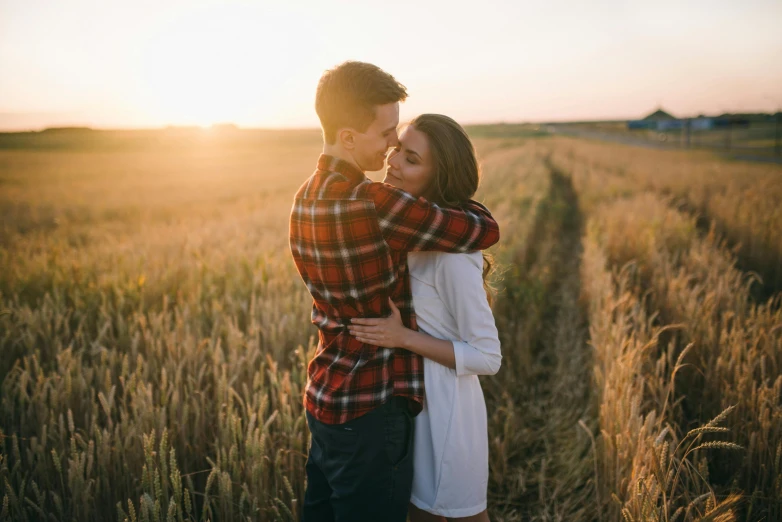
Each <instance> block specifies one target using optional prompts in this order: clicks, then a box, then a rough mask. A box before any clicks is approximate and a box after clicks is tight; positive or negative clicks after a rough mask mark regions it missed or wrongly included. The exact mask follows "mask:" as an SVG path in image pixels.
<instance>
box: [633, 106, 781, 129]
mask: <svg viewBox="0 0 782 522" xmlns="http://www.w3.org/2000/svg"><path fill="white" fill-rule="evenodd" d="M775 117H776V115H774V114H765V113H746V114H730V113H725V114H721V115H719V116H704V115H703V114H701V115H698V116H697V117H695V118H677V117H675V116H673V115H671V113H669V112H666V111H664V110H662V108H659V109H657V110H656V111H654V112H653V113H651V114H649V115H648V116H646V117H645V118H644V119H642V120H630V121H628V122H627V128H628V129H630V130H634V129H648V130H656V131H661V132H664V131H668V130H675V129H687V128H688V127H689V130H694V131H695V130H710V129H720V128H727V127H733V128H736V127H749V126H750V124H755V123H773V122H774V121H775Z"/></svg>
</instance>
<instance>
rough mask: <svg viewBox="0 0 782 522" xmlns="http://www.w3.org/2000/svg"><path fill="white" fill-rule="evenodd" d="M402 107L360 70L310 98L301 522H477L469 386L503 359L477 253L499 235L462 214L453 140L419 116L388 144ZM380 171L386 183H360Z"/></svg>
mask: <svg viewBox="0 0 782 522" xmlns="http://www.w3.org/2000/svg"><path fill="white" fill-rule="evenodd" d="M406 98H407V92H406V89H405V87H404V86H403V85H401V84H400V83H399V82H397V81H396V80H395V79H394V77H393V76H391V75H390V74H388V73H386V72H384V71H383V70H381V69H379V68H378V67H376V66H374V65H371V64H367V63H362V62H345V63H343V64H341V65H339V66H337V67H335V68H333V69H331V70H329V71H326V72H325V73H324V74H323V76H322V77H321V79H320V82H319V84H318V88H317V94H316V102H315V107H316V111H317V113H318V117H319V118H320V122H321V126H322V130H323V138H324V147H323V154H321V156H320V157H319V158H318V163H317V167H316V169H315V172H314V173H313V174H312V175H311V176H310V177H309V178H308V179H307V181H306V182H305V183H304V184H303V185H302V186H301V188H300V189H299V191H298V192H297V194H296V196H295V198H294V203H293V209H292V211H291V217H290V247H291V251H292V254H293V258H294V261H295V263H296V267H297V268H298V270H299V273H300V274H301V277H302V279H303V280H304V282H305V283H306V285H307V288H308V289H309V291H310V294H312V297H313V307H312V322H313V323H314V324H315V325H316V326H317V327H318V330H319V342H318V346H317V349H316V352H315V356H314V358H313V359H312V360H311V361H310V362H309V366H308V381H307V386H306V389H305V396H304V405H305V407H306V416H307V423H308V425H309V429H310V432H311V435H312V439H311V445H310V449H309V455H308V458H307V465H306V473H307V489H306V493H305V498H304V504H303V518H304V520H305V522H317V521H337V522H341V521H359V522H374V521H399V522H403V521H404V520H406V518H407V516H408V514H409V516H410V520H411V521H412V522H424V521H443V520H445V519H448V520H476V521H487V520H488V516H487V514H486V493H487V485H488V474H489V469H488V435H487V420H486V405H485V402H484V398H483V392H482V391H481V387H480V384H479V382H478V375H492V374H495V373H496V372H497V371H498V370H499V367H500V361H501V355H500V343H499V339H498V336H497V329H496V327H495V323H494V317H493V316H492V312H491V308H490V306H489V300H488V294H487V292H486V286H485V277H486V273H487V272H488V268H489V267H490V263H489V261H488V260H484V256H483V254H482V253H481V250H483V249H486V248H488V247H490V246H492V245H493V244H495V243H496V242H497V241H498V240H499V228H498V226H497V223H496V222H495V221H494V219H493V218H492V216H491V214H490V213H489V211H488V210H487V209H486V208H485V207H484V206H482V205H481V204H479V203H477V202H475V201H473V200H472V199H471V198H472V197H473V195H474V193H475V191H476V189H477V188H478V162H477V159H476V155H475V150H474V148H473V145H472V143H471V142H470V139H469V138H468V136H467V134H466V133H465V131H464V129H463V128H462V127H461V126H459V124H458V123H456V122H455V121H454V120H452V119H451V118H449V117H447V116H443V115H438V114H423V115H421V116H418V117H417V118H415V119H414V120H412V121H411V122H410V123H409V124H408V125H406V126H405V127H404V130H403V131H402V132H401V134H397V128H398V127H399V103H400V102H403V101H404V100H405V99H406ZM389 150H390V151H391V152H390V154H389ZM386 161H387V162H388V165H387V170H386V176H385V179H384V180H383V182H382V183H380V182H373V181H371V180H370V179H368V178H367V177H366V176H365V172H368V171H378V170H381V169H382V168H383V166H384V165H385V163H386Z"/></svg>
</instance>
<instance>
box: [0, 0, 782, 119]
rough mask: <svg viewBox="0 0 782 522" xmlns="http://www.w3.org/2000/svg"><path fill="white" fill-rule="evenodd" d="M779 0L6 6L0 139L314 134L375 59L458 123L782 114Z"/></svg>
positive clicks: (85, 1) (424, 107)
mask: <svg viewBox="0 0 782 522" xmlns="http://www.w3.org/2000/svg"><path fill="white" fill-rule="evenodd" d="M780 27H782V0H742V1H738V0H734V1H724V0H689V1H686V2H682V1H680V0H677V1H669V0H660V1H655V2H640V1H634V0H632V1H631V0H628V1H619V0H593V1H591V2H585V1H583V0H547V1H542V0H538V1H535V2H530V1H525V0H515V1H514V0H509V1H500V0H480V1H475V0H473V1H471V2H467V1H463V2H460V1H458V0H448V1H443V2H436V1H427V0H412V1H409V0H396V1H394V2H389V1H385V2H371V1H366V0H365V1H361V2H359V1H337V0H284V1H283V0H275V1H267V0H255V1H248V0H222V1H215V0H203V1H200V0H166V1H164V2H161V1H159V0H155V1H149V0H134V1H132V2H131V1H120V0H112V1H106V0H101V1H93V0H68V1H67V2H59V1H55V0H0V130H24V129H41V128H45V127H48V126H65V125H87V126H93V127H98V128H137V127H143V128H147V127H162V126H167V125H202V126H207V125H210V124H215V123H234V124H236V125H239V126H240V127H316V126H317V125H318V120H317V115H316V114H315V110H314V95H315V88H316V86H317V82H318V78H319V77H320V75H321V74H322V73H323V71H325V70H326V69H329V68H330V67H333V66H334V65H336V64H338V63H340V62H343V61H345V60H349V59H351V60H361V61H367V62H371V63H374V64H376V65H378V66H380V67H381V68H383V69H384V70H386V71H388V72H389V73H391V74H393V75H394V76H395V77H396V78H397V80H399V81H400V82H401V83H403V84H404V85H405V86H406V87H407V89H408V92H409V94H410V97H409V98H408V101H407V102H405V103H404V104H403V105H402V110H401V117H402V119H403V120H404V119H410V118H412V117H413V116H415V115H416V114H420V113H422V112H439V113H443V114H447V115H449V116H451V117H453V118H454V119H456V120H457V121H459V122H460V123H463V124H469V123H493V122H543V121H576V120H600V119H627V118H639V117H643V116H644V115H646V114H647V113H649V112H651V111H653V110H654V109H656V108H657V107H663V108H664V109H666V110H668V111H669V112H671V113H673V114H674V115H677V116H690V115H697V114H700V113H704V114H720V113H723V112H756V111H776V110H778V109H781V108H782V30H780V29H779V28H780Z"/></svg>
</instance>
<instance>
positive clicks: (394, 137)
mask: <svg viewBox="0 0 782 522" xmlns="http://www.w3.org/2000/svg"><path fill="white" fill-rule="evenodd" d="M388 146H389V147H398V146H399V136H397V134H396V132H395V133H393V134H391V139H390V140H388Z"/></svg>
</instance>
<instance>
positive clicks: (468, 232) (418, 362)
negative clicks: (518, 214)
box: [290, 154, 500, 424]
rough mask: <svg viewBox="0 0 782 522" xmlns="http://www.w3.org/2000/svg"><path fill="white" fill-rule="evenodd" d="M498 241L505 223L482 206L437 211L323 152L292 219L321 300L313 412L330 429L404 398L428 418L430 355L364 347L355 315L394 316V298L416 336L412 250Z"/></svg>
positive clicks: (315, 314) (310, 282)
mask: <svg viewBox="0 0 782 522" xmlns="http://www.w3.org/2000/svg"><path fill="white" fill-rule="evenodd" d="M499 237H500V236H499V227H498V226H497V223H496V222H495V221H494V219H493V218H492V217H491V214H490V213H489V211H488V210H486V208H485V207H484V206H482V205H480V204H479V203H475V202H472V201H471V202H469V203H468V204H467V205H466V207H465V209H464V210H452V209H446V208H442V207H438V206H437V205H435V204H432V203H429V202H427V201H426V200H424V199H423V198H415V197H413V196H411V195H410V194H408V193H407V192H404V191H402V190H399V189H397V188H395V187H393V186H391V185H387V184H385V183H377V182H373V181H371V180H370V179H368V178H367V177H366V176H365V175H364V173H363V172H361V171H360V170H358V169H357V168H356V167H354V166H352V165H351V164H349V163H347V162H346V161H343V160H340V159H338V158H334V157H332V156H327V155H325V154H324V155H321V156H320V158H319V159H318V167H317V170H316V171H315V173H314V174H313V175H312V176H311V177H310V178H309V179H308V180H307V181H306V182H305V183H304V184H303V185H302V186H301V188H300V189H299V191H298V192H297V193H296V197H295V200H294V203H293V209H292V210H291V218H290V247H291V252H292V253H293V259H294V261H295V263H296V267H297V268H298V270H299V273H300V274H301V277H302V279H304V282H305V283H306V284H307V288H308V289H309V291H310V294H312V297H313V299H314V303H313V306H312V322H313V323H314V324H315V325H316V326H317V327H318V330H319V342H318V347H317V351H316V353H315V357H314V358H313V359H312V361H310V363H309V366H308V368H307V374H308V377H309V378H308V380H307V387H306V390H305V393H304V405H305V407H306V408H307V410H308V411H309V412H310V413H311V414H312V415H313V416H314V417H315V418H316V419H318V420H319V421H321V422H324V423H327V424H342V423H344V422H347V421H349V420H351V419H354V418H356V417H360V416H361V415H364V414H365V413H368V412H369V411H371V410H372V409H374V408H376V407H377V406H379V405H381V404H382V403H384V402H385V401H386V400H388V399H389V398H390V397H391V396H392V395H400V396H403V397H408V398H409V399H412V401H414V402H413V404H414V405H415V407H417V410H418V411H420V410H421V407H422V406H421V405H422V403H423V397H424V373H423V372H424V365H423V360H422V359H421V357H420V356H418V355H416V354H414V353H412V352H409V351H407V350H403V349H400V348H381V347H377V346H373V345H368V344H364V343H361V342H359V341H358V340H356V338H355V337H352V336H351V335H350V332H348V329H347V324H348V323H349V322H350V319H351V318H353V317H386V316H388V315H390V313H391V310H390V308H389V306H388V297H391V298H392V299H393V300H394V304H395V305H396V306H398V307H399V310H400V312H401V314H402V320H403V322H404V324H405V326H407V327H409V328H412V329H417V326H416V319H415V314H414V312H413V303H412V296H411V294H410V280H409V274H408V270H407V252H408V251H414V250H438V251H444V252H466V251H471V250H482V249H485V248H488V247H490V246H491V245H493V244H494V243H496V242H497V241H498V240H499Z"/></svg>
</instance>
